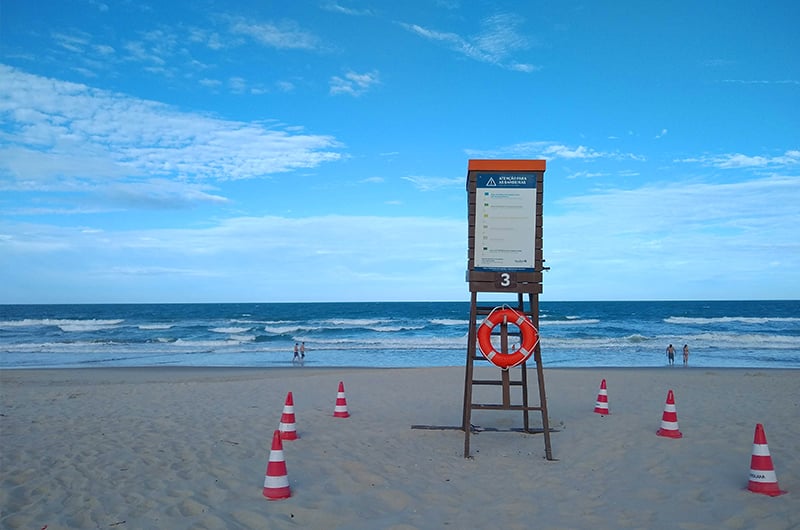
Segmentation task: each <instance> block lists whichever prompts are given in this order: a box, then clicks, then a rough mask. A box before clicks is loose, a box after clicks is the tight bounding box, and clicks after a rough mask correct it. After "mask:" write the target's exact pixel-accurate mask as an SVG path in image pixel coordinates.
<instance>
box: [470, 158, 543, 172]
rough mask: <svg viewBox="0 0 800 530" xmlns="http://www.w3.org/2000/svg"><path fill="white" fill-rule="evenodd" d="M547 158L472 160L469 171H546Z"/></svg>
mask: <svg viewBox="0 0 800 530" xmlns="http://www.w3.org/2000/svg"><path fill="white" fill-rule="evenodd" d="M546 166H547V161H546V160H470V161H469V166H468V171H544V170H545V169H546Z"/></svg>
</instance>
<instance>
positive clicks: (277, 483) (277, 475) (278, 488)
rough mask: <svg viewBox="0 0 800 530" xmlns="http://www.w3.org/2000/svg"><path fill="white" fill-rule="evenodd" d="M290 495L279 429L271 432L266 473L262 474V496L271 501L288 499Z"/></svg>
mask: <svg viewBox="0 0 800 530" xmlns="http://www.w3.org/2000/svg"><path fill="white" fill-rule="evenodd" d="M291 496H292V490H291V489H290V488H289V475H287V474H286V461H285V460H284V459H283V442H281V433H280V431H277V430H276V431H275V432H274V433H273V434H272V449H271V450H270V452H269V462H268V463H267V474H266V475H265V476H264V497H266V498H267V499H269V500H271V501H275V500H278V499H288V498H289V497H291Z"/></svg>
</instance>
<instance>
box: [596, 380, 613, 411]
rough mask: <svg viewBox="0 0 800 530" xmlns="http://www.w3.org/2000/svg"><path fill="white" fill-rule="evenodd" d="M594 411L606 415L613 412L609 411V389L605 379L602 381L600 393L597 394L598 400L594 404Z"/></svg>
mask: <svg viewBox="0 0 800 530" xmlns="http://www.w3.org/2000/svg"><path fill="white" fill-rule="evenodd" d="M594 411H595V412H596V413H598V414H602V415H604V416H607V415H609V414H611V413H610V412H609V411H608V391H607V390H606V380H605V379H603V380H602V381H601V382H600V393H599V394H597V402H596V403H595V404H594Z"/></svg>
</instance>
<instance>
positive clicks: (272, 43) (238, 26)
mask: <svg viewBox="0 0 800 530" xmlns="http://www.w3.org/2000/svg"><path fill="white" fill-rule="evenodd" d="M230 29H231V32H232V33H234V34H238V35H243V36H246V37H249V38H251V39H253V40H254V41H256V42H258V43H261V44H263V45H265V46H269V47H271V48H278V49H287V50H314V49H317V48H318V47H319V46H320V42H319V38H318V37H317V36H316V35H314V34H313V33H312V32H310V31H308V30H305V29H303V28H301V27H300V26H299V25H298V24H297V23H296V22H294V21H291V20H285V21H281V22H251V21H249V20H247V19H245V18H242V17H234V18H231V19H230Z"/></svg>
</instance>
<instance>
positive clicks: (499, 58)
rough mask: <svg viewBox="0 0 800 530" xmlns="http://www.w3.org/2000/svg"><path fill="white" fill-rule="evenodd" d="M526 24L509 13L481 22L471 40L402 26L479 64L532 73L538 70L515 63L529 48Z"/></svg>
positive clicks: (417, 26)
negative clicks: (523, 24)
mask: <svg viewBox="0 0 800 530" xmlns="http://www.w3.org/2000/svg"><path fill="white" fill-rule="evenodd" d="M522 22H523V20H522V19H521V18H520V17H519V16H516V15H513V14H510V13H501V14H497V15H493V16H490V17H487V18H485V19H484V20H483V21H481V31H480V32H479V33H477V34H476V35H473V36H471V37H462V36H461V35H459V34H457V33H451V32H443V31H437V30H432V29H429V28H425V27H423V26H420V25H418V24H407V23H400V26H402V27H403V28H405V29H406V30H408V31H410V32H412V33H414V34H416V35H419V36H420V37H424V38H426V39H428V40H433V41H437V42H441V43H443V44H445V45H446V46H447V47H448V48H450V49H451V50H453V51H455V52H457V53H460V54H462V55H465V56H466V57H469V58H470V59H474V60H476V61H480V62H484V63H488V64H493V65H496V66H500V67H503V68H508V69H510V70H516V71H520V72H532V71H534V70H537V69H538V67H536V66H534V65H531V64H526V63H520V62H518V61H515V60H513V59H512V57H513V56H514V55H515V54H516V53H517V52H519V51H522V50H526V49H528V48H530V46H531V42H530V39H529V38H528V37H526V36H525V35H524V34H523V33H521V32H520V31H519V29H520V26H522Z"/></svg>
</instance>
